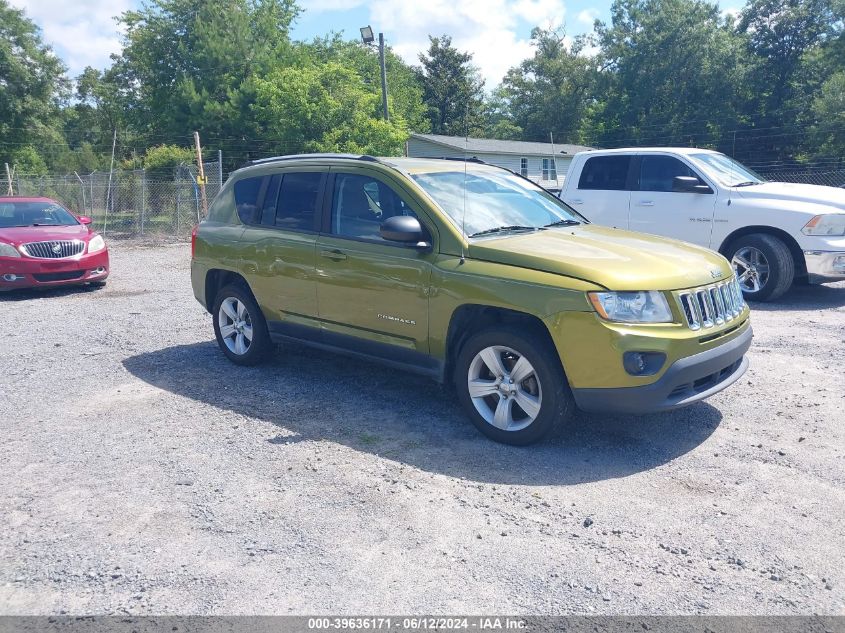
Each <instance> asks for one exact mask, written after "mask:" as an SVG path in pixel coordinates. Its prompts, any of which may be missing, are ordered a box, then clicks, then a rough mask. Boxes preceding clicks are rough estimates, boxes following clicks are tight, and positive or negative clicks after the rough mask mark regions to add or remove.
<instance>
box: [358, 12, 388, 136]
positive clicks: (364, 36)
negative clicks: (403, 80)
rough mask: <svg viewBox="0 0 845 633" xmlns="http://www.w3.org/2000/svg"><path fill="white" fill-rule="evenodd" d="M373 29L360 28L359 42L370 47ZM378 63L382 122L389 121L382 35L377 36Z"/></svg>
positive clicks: (369, 27) (367, 27)
mask: <svg viewBox="0 0 845 633" xmlns="http://www.w3.org/2000/svg"><path fill="white" fill-rule="evenodd" d="M375 39H376V38H375V36H374V35H373V29H372V27H371V26H369V25H367V26H363V27H361V41H362V42H364V44H366V45H370V44H372V43H373V42H374V41H375ZM378 63H379V67H380V70H381V111H382V113H383V114H384V120H385V121H389V120H390V113H389V112H388V111H387V66H386V65H385V62H384V33H379V34H378Z"/></svg>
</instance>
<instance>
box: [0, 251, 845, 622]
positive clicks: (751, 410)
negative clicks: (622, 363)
mask: <svg viewBox="0 0 845 633" xmlns="http://www.w3.org/2000/svg"><path fill="white" fill-rule="evenodd" d="M189 257H190V254H189V247H188V246H187V245H176V246H166V247H158V248H145V247H140V246H128V245H117V246H113V248H112V262H113V268H114V272H113V275H112V277H111V279H110V280H109V284H108V286H107V287H106V288H104V289H102V290H86V289H71V290H60V291H59V290H57V291H53V292H50V293H42V294H29V293H27V294H15V295H5V296H4V295H0V322H2V323H3V328H2V330H0V395H2V397H1V398H0V420H2V425H0V613H2V614H59V613H71V614H82V613H86V614H91V613H94V614H104V613H109V614H112V613H116V614H120V613H132V614H148V613H157V614H163V613H179V614H252V613H259V614H289V613H295V614H306V613H307V614H315V613H348V614H360V613H362V612H366V613H413V614H417V615H418V614H425V613H471V614H479V613H491V612H497V613H512V614H529V613H543V614H571V613H602V614H693V613H704V614H709V615H713V614H739V613H751V614H812V613H819V614H838V615H841V614H845V547H843V543H845V429H843V427H844V426H845V424H843V423H845V413H843V409H845V380H844V379H843V378H845V370H843V368H845V284H833V285H829V286H824V287H811V288H797V289H794V290H793V291H791V293H790V294H788V295H787V296H786V297H785V299H784V300H783V301H781V302H779V303H778V304H776V305H763V306H753V307H754V315H753V322H754V330H755V334H756V338H755V343H754V346H753V348H752V352H751V369H750V370H749V373H748V374H746V376H745V377H744V378H743V379H742V380H741V381H740V382H739V383H737V384H736V385H734V386H733V388H731V389H729V390H728V391H727V392H723V393H721V394H719V395H717V396H716V397H714V398H712V399H711V400H709V401H708V403H704V404H698V405H695V406H693V407H690V408H687V409H684V410H681V411H679V412H675V413H671V414H661V415H654V416H644V417H622V416H620V417H606V416H595V415H586V414H581V415H579V417H578V419H577V422H576V424H575V427H574V429H573V431H572V433H571V434H570V435H568V436H566V437H564V438H561V439H560V440H556V441H555V442H553V443H547V444H543V445H539V446H533V447H528V448H513V447H506V446H500V445H497V444H494V443H492V442H490V441H488V440H485V439H484V438H483V437H482V436H480V435H479V434H478V433H477V432H476V431H475V430H474V429H473V428H472V426H471V425H470V424H469V422H468V421H467V420H466V419H465V418H464V417H463V415H462V413H461V412H460V410H459V409H458V405H457V402H456V400H455V399H454V398H453V397H452V396H451V395H448V394H445V393H444V392H443V391H441V389H440V388H439V387H438V386H436V385H435V384H434V383H429V382H426V381H425V380H423V379H420V378H418V377H416V376H413V375H410V374H408V375H405V374H401V373H398V372H395V371H392V370H388V369H384V368H382V367H380V366H377V365H370V364H366V363H362V362H359V361H355V360H350V359H346V358H341V357H337V356H333V355H330V354H327V353H323V352H315V351H312V350H308V349H306V348H300V347H286V348H285V349H284V350H283V351H282V353H279V354H278V355H277V356H276V357H275V358H274V360H273V361H272V362H271V363H270V364H269V365H265V366H262V367H258V368H249V369H244V368H239V367H236V366H234V365H232V364H230V363H228V362H227V361H226V360H225V358H224V357H223V355H222V354H221V353H220V352H219V351H218V350H217V347H216V344H215V343H214V340H213V333H212V329H211V318H210V317H209V316H208V315H207V314H206V313H205V312H204V311H203V309H202V308H201V307H200V306H199V304H197V303H196V302H195V301H194V298H193V296H192V295H191V291H190V283H189V279H188V277H189Z"/></svg>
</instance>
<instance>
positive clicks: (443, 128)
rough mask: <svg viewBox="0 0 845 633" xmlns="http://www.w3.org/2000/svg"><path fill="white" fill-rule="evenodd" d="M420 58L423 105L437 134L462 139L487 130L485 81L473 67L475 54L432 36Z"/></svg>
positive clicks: (444, 37)
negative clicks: (462, 50) (485, 124)
mask: <svg viewBox="0 0 845 633" xmlns="http://www.w3.org/2000/svg"><path fill="white" fill-rule="evenodd" d="M428 39H429V43H430V45H429V48H428V51H427V52H425V53H421V54H420V56H419V59H420V62H421V63H422V68H421V69H419V70H418V73H419V78H420V83H421V84H422V87H423V103H424V104H425V105H426V107H427V109H428V117H429V120H430V122H431V131H432V133H434V134H447V135H452V136H463V135H465V134H470V135H472V134H480V133H481V132H482V131H483V129H484V100H483V97H484V82H483V81H482V80H481V78H480V77H479V74H478V71H477V70H476V69H475V68H474V67H473V66H472V55H471V54H469V53H462V52H461V51H459V50H458V49H457V48H455V47H454V46H452V38H451V37H449V36H448V35H443V36H441V37H432V36H429V38H428Z"/></svg>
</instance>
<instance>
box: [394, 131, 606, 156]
mask: <svg viewBox="0 0 845 633" xmlns="http://www.w3.org/2000/svg"><path fill="white" fill-rule="evenodd" d="M411 137H412V138H415V139H419V140H422V141H429V142H430V143H436V144H438V145H443V146H444V147H448V148H449V149H457V150H461V151H463V150H466V151H467V152H469V153H484V154H517V155H519V156H525V155H526V154H528V155H531V156H551V154H552V150H554V153H555V155H556V156H560V155H561V154H563V155H566V156H572V155H573V154H576V153H578V152H584V151H587V150H590V149H593V148H592V147H586V146H584V145H571V144H569V143H555V144H554V145H552V144H551V143H535V142H532V141H499V140H497V139H492V138H464V137H463V136H444V135H442V134H411Z"/></svg>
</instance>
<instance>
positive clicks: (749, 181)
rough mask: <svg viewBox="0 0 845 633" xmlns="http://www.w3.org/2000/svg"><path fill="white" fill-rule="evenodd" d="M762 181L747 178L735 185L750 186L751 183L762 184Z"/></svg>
mask: <svg viewBox="0 0 845 633" xmlns="http://www.w3.org/2000/svg"><path fill="white" fill-rule="evenodd" d="M762 184H763V183H762V182H758V181H756V180H746V181H745V182H738V183H736V184H735V185H734V187H750V186H751V185H762Z"/></svg>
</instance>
